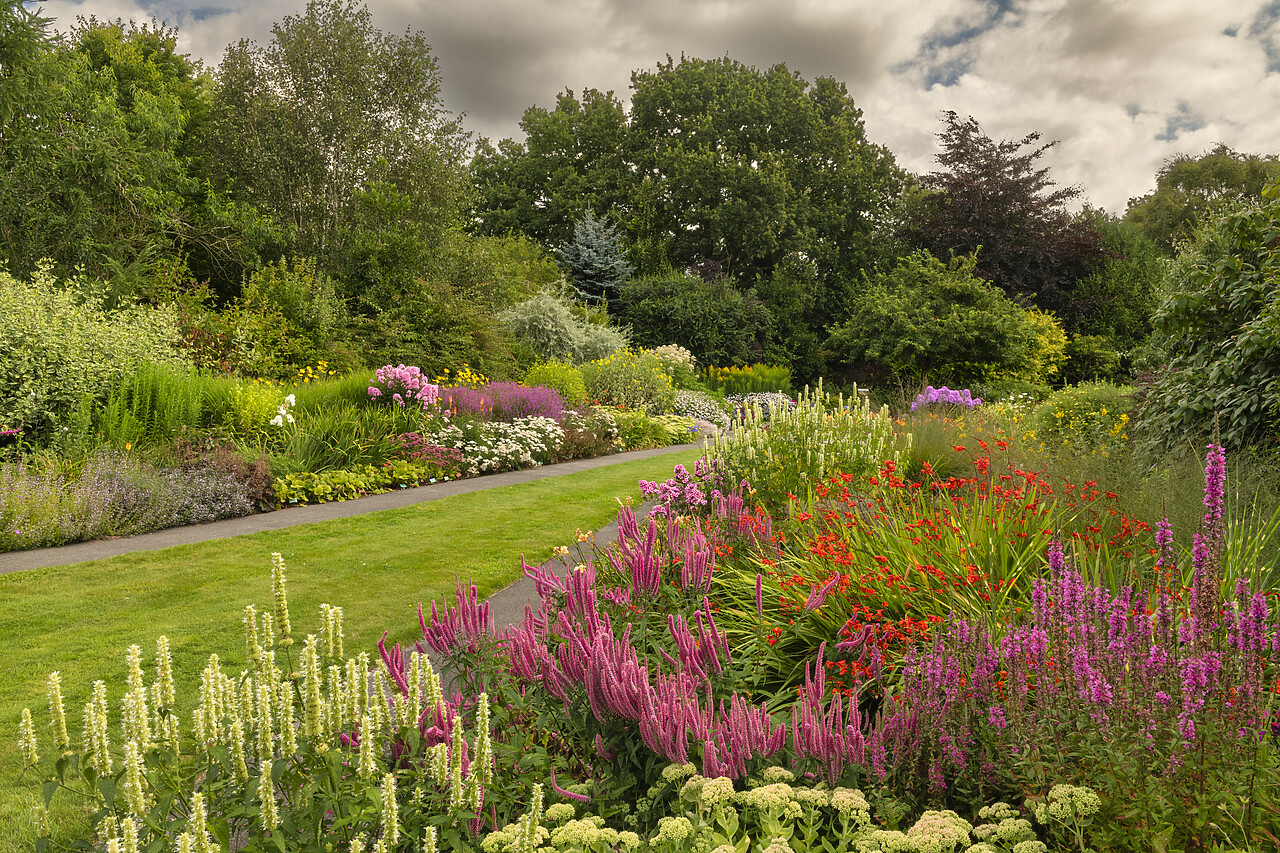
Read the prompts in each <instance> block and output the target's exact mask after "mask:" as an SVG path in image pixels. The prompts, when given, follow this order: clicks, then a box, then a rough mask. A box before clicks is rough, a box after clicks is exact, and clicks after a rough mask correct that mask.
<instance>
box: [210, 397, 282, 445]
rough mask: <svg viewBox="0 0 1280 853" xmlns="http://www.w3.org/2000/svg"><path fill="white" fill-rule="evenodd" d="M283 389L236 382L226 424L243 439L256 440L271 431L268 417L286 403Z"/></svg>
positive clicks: (234, 433)
mask: <svg viewBox="0 0 1280 853" xmlns="http://www.w3.org/2000/svg"><path fill="white" fill-rule="evenodd" d="M285 396H286V395H285V392H284V391H283V390H281V389H280V388H277V387H275V386H274V385H270V384H264V383H260V382H239V383H236V384H235V385H234V386H232V388H231V395H230V400H229V402H230V405H229V407H228V409H227V414H226V418H225V426H226V427H227V429H228V430H230V431H231V434H232V435H233V436H235V437H236V438H238V439H241V440H244V441H255V442H256V441H259V440H261V439H263V438H265V437H266V436H267V434H268V432H269V431H271V430H272V424H271V419H272V418H273V417H275V415H276V413H277V412H278V411H279V410H280V407H281V406H283V405H285Z"/></svg>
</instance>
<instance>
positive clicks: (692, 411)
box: [672, 391, 729, 430]
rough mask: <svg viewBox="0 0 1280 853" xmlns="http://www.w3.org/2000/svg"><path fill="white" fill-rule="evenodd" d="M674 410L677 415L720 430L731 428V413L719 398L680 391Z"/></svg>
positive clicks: (697, 392) (695, 392)
mask: <svg viewBox="0 0 1280 853" xmlns="http://www.w3.org/2000/svg"><path fill="white" fill-rule="evenodd" d="M672 410H673V411H674V412H675V413H676V414H677V415H683V416H685V417H689V418H694V419H695V420H701V421H706V422H707V423H709V424H711V425H712V426H714V427H715V428H716V429H718V430H726V429H728V428H729V412H728V410H727V407H726V405H725V404H724V403H723V402H722V401H721V400H720V399H719V398H717V397H713V396H712V395H710V394H706V393H703V392H701V391H680V392H679V393H677V394H676V401H675V405H674V406H673V407H672Z"/></svg>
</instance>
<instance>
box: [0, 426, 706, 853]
mask: <svg viewBox="0 0 1280 853" xmlns="http://www.w3.org/2000/svg"><path fill="white" fill-rule="evenodd" d="M699 455H700V453H699V451H693V450H685V451H680V452H676V453H671V454H664V455H661V456H655V457H650V458H648V459H642V460H637V461H633V462H628V463H623V464H619V465H615V466H609V467H604V468H597V469H594V470H590V471H583V472H578V473H575V474H568V475H565V476H561V477H553V478H548V479H543V480H538V481H534V482H530V483H522V484H518V485H513V486H505V487H501V488H494V489H488V490H484V491H479V492H472V493H470V494H466V495H458V496H455V497H450V498H443V499H440V500H436V501H432V502H430V503H425V504H419V505H417V506H413V507H408V508H405V509H396V510H384V511H382V512H376V513H370V514H367V515H360V516H355V517H351V518H344V519H338V520H335V521H329V522H322V523H319V524H310V525H304V526H300V527H294V528H289V529H286V530H279V531H271V532H265V533H258V534H253V535H249V536H239V537H235V538H233V539H224V540H215V541H211V542H204V543H200V544H195V545H184V546H180V547H176V548H169V549H166V550H163V551H151V552H142V553H135V554H129V555H125V556H121V557H115V558H112V559H108V560H97V561H93V562H87V563H76V564H73V565H68V566H59V567H56V568H48V569H38V570H34V571H27V572H17V573H14V574H10V575H4V576H0V672H3V673H4V677H3V678H0V730H2V731H3V733H4V736H3V737H0V851H6V853H7V851H17V850H30V849H33V844H34V837H35V836H34V834H33V832H32V824H31V821H32V815H33V808H34V807H35V805H36V804H37V802H38V801H39V795H38V785H37V784H36V782H37V780H35V779H31V778H22V777H21V764H20V760H19V758H18V754H17V749H16V740H17V725H18V720H19V717H20V714H21V711H22V708H23V707H30V708H31V709H32V713H33V715H34V717H35V718H36V720H37V730H38V732H39V734H40V736H41V739H42V740H41V743H42V746H43V749H42V755H43V756H47V755H48V754H49V750H50V749H51V742H50V739H49V727H48V725H47V724H48V720H49V714H48V704H47V701H46V699H45V679H46V677H47V675H48V673H49V672H51V671H54V670H57V671H60V672H61V673H62V686H63V693H64V696H65V698H66V703H65V704H66V709H67V718H68V724H69V727H70V729H71V732H72V737H73V738H76V739H77V740H78V738H79V732H80V729H81V721H82V715H81V709H82V708H83V706H84V703H85V701H87V699H88V695H89V691H90V690H91V688H92V684H93V681H94V680H97V679H102V680H104V681H106V682H107V687H108V693H109V696H110V700H111V703H112V707H113V708H114V707H116V706H117V703H118V700H119V697H120V694H121V692H122V686H123V683H124V673H125V662H124V652H125V649H126V648H127V647H128V646H129V645H130V644H133V643H137V644H139V645H140V646H141V647H142V649H143V652H144V655H145V656H146V658H147V659H148V660H149V661H150V660H152V659H153V657H154V653H155V642H156V638H157V637H159V636H161V635H165V636H167V637H168V638H169V642H170V644H171V647H172V651H173V657H174V674H175V679H176V680H177V682H178V686H179V695H180V697H183V696H185V697H187V699H188V706H187V707H185V708H184V709H183V711H184V713H183V716H182V719H183V721H184V723H185V726H184V731H186V729H187V728H189V726H190V716H189V714H188V713H187V711H189V708H190V706H191V702H190V699H191V697H193V696H194V693H195V688H196V686H197V685H198V684H199V677H200V672H201V670H202V669H203V668H204V665H205V663H206V662H207V660H208V657H209V655H210V654H212V653H215V652H216V653H217V654H218V655H219V657H220V658H221V659H222V661H223V664H224V666H225V667H226V669H227V670H228V671H236V670H237V669H239V668H240V667H242V666H243V665H244V640H243V633H242V629H241V623H240V619H241V615H242V612H243V609H244V607H245V605H247V604H253V605H255V606H257V607H258V609H259V610H260V611H261V610H263V609H269V608H270V607H271V584H270V565H271V561H270V555H271V553H272V552H274V551H279V552H280V553H281V554H282V555H283V556H284V559H285V563H286V566H287V577H288V587H289V609H290V613H291V617H292V620H291V621H292V622H293V626H294V633H295V634H296V635H299V636H305V635H306V634H307V633H318V631H319V618H318V614H319V608H320V605H321V604H322V603H328V604H335V605H339V606H341V607H342V608H343V611H344V616H345V627H346V649H347V653H348V654H355V653H357V652H359V651H361V650H370V651H372V652H373V653H374V654H375V655H376V653H377V652H376V649H375V644H376V642H377V640H378V638H379V637H380V636H382V632H383V631H388V632H390V638H389V642H394V641H401V642H407V641H411V640H413V639H416V638H418V637H419V636H420V632H419V629H418V625H417V612H416V608H417V604H418V603H419V602H424V603H426V602H430V601H431V600H433V599H436V600H438V599H440V598H442V597H444V596H446V595H451V594H452V592H453V590H454V586H455V583H456V581H457V580H458V579H461V580H463V581H464V582H466V581H468V580H471V581H474V582H475V584H476V586H477V587H478V589H479V591H480V594H481V595H482V596H487V595H489V594H490V593H492V592H495V591H496V590H498V589H500V588H502V587H503V586H505V585H506V584H508V583H510V582H511V581H513V580H515V579H516V578H517V577H519V575H520V555H521V554H524V555H525V557H526V558H527V559H528V560H529V561H530V562H531V563H536V562H542V561H543V560H546V559H547V558H549V557H550V552H551V549H552V548H554V547H555V546H557V545H571V544H572V541H573V534H574V532H575V530H577V529H579V528H580V529H582V530H584V531H586V530H594V529H596V528H599V527H601V526H603V525H605V524H607V523H608V522H610V521H612V520H613V518H614V516H615V515H616V510H617V503H616V501H615V498H620V499H625V498H626V497H631V498H632V499H633V503H634V502H639V499H640V492H639V489H638V488H637V481H638V480H640V479H650V480H653V479H658V480H660V479H665V478H666V477H668V476H670V474H671V470H672V468H673V467H674V466H675V465H676V464H677V463H680V464H684V465H689V466H691V465H692V464H693V461H694V460H695V459H697V458H698V456H699ZM148 668H149V669H150V665H149V667H148ZM180 701H181V698H180ZM113 722H114V721H113ZM57 802H59V801H55V803H57ZM60 802H61V803H62V805H60V806H59V807H58V808H57V809H56V810H55V811H54V814H53V820H54V824H55V829H56V831H55V835H58V834H64V835H69V834H70V833H73V832H82V831H83V830H84V826H85V816H84V812H83V810H81V809H78V808H75V807H73V806H72V805H71V804H69V803H68V802H67V801H66V799H65V798H63V799H61V801H60Z"/></svg>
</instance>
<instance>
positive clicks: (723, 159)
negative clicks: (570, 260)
mask: <svg viewBox="0 0 1280 853" xmlns="http://www.w3.org/2000/svg"><path fill="white" fill-rule="evenodd" d="M631 87H632V99H631V109H630V111H629V112H628V111H626V110H624V109H623V107H622V105H621V104H620V103H619V102H618V100H617V99H616V98H615V97H614V96H613V94H612V93H608V94H601V93H600V92H597V91H595V90H587V91H586V92H584V93H583V96H582V98H581V100H579V99H577V98H575V97H574V96H573V95H572V93H569V92H566V93H564V94H563V95H561V96H560V98H559V99H558V101H557V103H556V107H555V109H554V110H551V111H547V110H544V109H542V108H538V107H533V108H530V109H529V110H528V111H526V113H525V117H524V121H523V122H522V124H521V126H522V128H523V129H524V131H525V134H526V139H525V141H524V142H514V141H512V140H505V141H503V142H502V143H500V144H499V146H498V147H497V148H494V147H492V146H483V147H482V148H481V151H480V153H479V154H478V155H477V157H476V158H475V161H474V163H473V177H474V179H475V181H476V183H477V187H478V206H477V209H476V211H475V214H476V219H477V221H478V223H479V224H478V226H477V227H478V228H479V229H480V230H482V231H486V232H491V233H504V232H506V231H508V230H511V229H518V230H521V231H523V232H525V233H527V234H530V235H531V236H534V237H537V238H538V239H542V240H545V241H547V242H549V243H550V244H552V245H556V244H560V243H563V242H565V241H566V240H568V239H569V237H570V235H571V233H572V228H573V223H574V222H575V221H577V220H578V219H580V218H581V216H582V215H583V213H584V212H585V211H586V210H587V209H588V208H592V209H594V210H596V211H597V212H598V213H600V214H601V215H609V216H610V217H611V218H612V219H613V220H614V221H617V222H619V223H620V225H621V227H622V228H623V229H624V231H625V234H626V237H627V240H628V243H629V246H630V251H631V257H632V260H633V261H635V262H636V264H637V266H638V267H639V271H640V272H641V273H643V274H654V273H660V272H661V271H663V270H664V269H669V268H676V269H683V268H686V267H689V266H693V265H695V264H698V263H699V262H702V261H707V260H710V261H714V262H716V263H717V264H718V265H719V267H720V269H722V270H723V272H724V273H725V274H727V275H729V276H732V277H734V278H735V279H736V280H737V281H738V282H739V283H740V285H742V286H749V285H750V284H751V283H753V282H754V281H755V280H756V278H757V276H767V275H769V274H770V273H771V272H772V270H773V268H774V266H775V265H776V264H777V263H778V262H779V261H780V260H782V259H783V258H785V257H786V256H787V255H789V254H792V253H800V254H802V255H803V256H804V257H805V258H808V259H810V260H812V261H813V262H814V263H815V264H816V266H817V269H818V271H819V276H820V278H821V279H822V280H823V281H827V280H829V279H839V280H840V281H841V282H844V281H853V280H855V278H856V276H857V274H858V273H859V272H860V271H861V270H862V269H864V268H866V267H867V266H869V265H871V264H872V262H873V261H874V260H879V258H878V256H877V250H876V247H875V241H874V240H873V239H872V234H873V230H874V229H875V227H876V225H877V223H879V222H880V221H881V220H882V218H883V217H884V215H885V214H886V213H887V211H888V209H889V207H890V204H891V202H892V199H893V198H894V197H895V196H896V194H897V192H898V190H899V187H900V183H901V180H902V173H901V172H900V171H899V169H898V168H897V166H896V165H895V164H894V161H893V157H892V155H890V153H889V152H888V151H887V150H886V149H885V148H883V147H881V146H878V145H874V144H872V143H871V142H869V141H868V140H867V138H866V133H865V130H864V127H863V123H862V113H861V111H860V110H859V109H858V108H857V107H856V106H855V104H854V103H853V100H852V98H850V97H849V94H848V92H847V91H846V90H845V88H844V86H843V85H842V84H840V83H838V82H836V81H835V80H832V79H829V78H819V79H818V80H816V81H815V82H813V83H812V84H810V83H808V82H806V81H805V80H804V79H803V78H802V77H800V76H799V75H798V74H795V73H793V72H791V71H788V70H787V68H786V67H785V66H783V65H777V66H774V67H772V68H770V69H768V70H767V71H760V70H758V69H756V68H753V67H750V66H746V65H743V64H742V63H740V62H737V61H735V60H732V59H729V58H727V57H726V58H723V59H716V60H702V59H693V58H687V57H682V58H681V59H680V60H679V61H678V62H677V61H675V60H672V59H671V58H670V57H668V58H667V61H666V62H665V63H661V64H659V65H658V66H657V67H656V68H655V69H653V70H644V71H636V72H634V73H633V74H632V78H631ZM832 286H833V287H834V286H835V285H832ZM816 301H817V302H818V303H820V304H823V305H826V306H827V307H829V308H837V307H838V306H837V304H833V300H831V299H827V298H820V299H818V300H816ZM844 301H847V299H846V298H845V296H844V295H842V296H841V298H840V299H837V300H834V303H842V302H844Z"/></svg>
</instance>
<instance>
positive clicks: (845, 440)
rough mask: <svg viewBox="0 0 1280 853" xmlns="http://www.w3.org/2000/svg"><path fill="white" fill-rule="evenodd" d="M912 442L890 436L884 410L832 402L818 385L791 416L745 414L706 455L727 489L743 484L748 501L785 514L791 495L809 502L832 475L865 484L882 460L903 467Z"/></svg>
mask: <svg viewBox="0 0 1280 853" xmlns="http://www.w3.org/2000/svg"><path fill="white" fill-rule="evenodd" d="M909 447H910V437H909V436H908V437H907V438H906V439H904V440H900V439H898V438H897V437H895V435H894V431H893V422H892V421H891V420H890V419H889V410H888V409H887V408H882V409H880V411H878V412H873V411H872V410H871V404H870V403H868V402H867V401H865V400H858V401H856V402H855V401H846V400H845V399H844V398H843V397H832V396H830V395H827V394H826V393H824V392H823V390H822V386H821V385H819V386H818V388H817V390H816V391H813V392H810V391H809V389H807V388H806V389H805V392H804V393H803V394H801V395H800V399H799V401H798V402H797V403H796V405H795V407H794V408H792V407H790V406H787V405H780V404H777V403H775V404H773V405H770V406H769V407H768V408H767V409H765V408H764V407H761V406H759V405H755V404H752V405H750V406H748V408H747V412H746V416H745V418H744V419H743V421H742V423H741V424H740V425H738V426H737V427H736V428H735V429H734V430H733V432H732V433H729V434H721V435H717V436H716V438H715V444H714V445H713V448H712V450H711V452H710V453H709V454H708V455H710V456H712V457H714V458H716V459H718V460H720V462H721V463H723V464H724V465H725V466H726V467H725V475H726V476H727V477H728V481H729V482H731V483H737V482H739V481H741V480H746V481H747V482H748V483H749V484H750V485H751V488H752V490H753V494H752V500H753V501H755V502H758V503H759V504H760V505H761V506H764V507H766V508H767V509H769V510H770V511H778V510H782V511H783V512H785V507H787V506H788V499H787V495H788V493H790V494H792V495H797V496H803V495H806V494H808V492H809V490H810V489H812V487H813V485H814V484H815V483H817V484H821V483H822V482H823V481H824V480H825V479H826V478H827V477H829V476H831V475H832V474H834V473H836V472H842V473H845V474H849V475H851V476H853V477H858V478H862V477H865V476H866V475H868V474H869V473H871V472H873V471H875V470H876V469H877V468H878V467H879V465H880V464H881V463H882V462H884V461H885V460H890V459H891V460H893V461H894V463H895V464H897V463H900V462H901V461H902V453H903V450H904V449H906V448H909Z"/></svg>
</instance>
